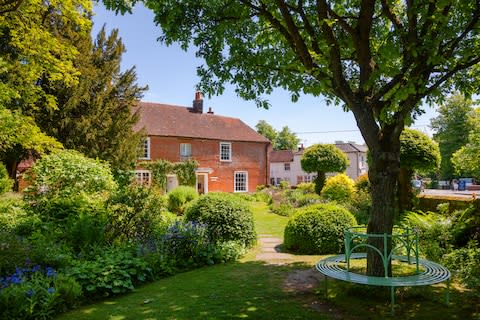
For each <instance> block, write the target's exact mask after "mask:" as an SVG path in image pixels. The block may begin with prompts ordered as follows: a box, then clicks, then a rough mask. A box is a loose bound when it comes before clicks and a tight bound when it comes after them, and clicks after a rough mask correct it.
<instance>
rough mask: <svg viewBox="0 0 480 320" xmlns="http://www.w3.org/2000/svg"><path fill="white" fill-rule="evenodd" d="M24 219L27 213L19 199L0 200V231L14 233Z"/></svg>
mask: <svg viewBox="0 0 480 320" xmlns="http://www.w3.org/2000/svg"><path fill="white" fill-rule="evenodd" d="M26 219H27V213H26V211H25V209H24V202H23V200H22V199H21V198H15V197H8V198H4V199H0V231H2V230H3V231H9V232H14V230H15V229H16V228H17V227H18V226H19V225H20V224H22V223H23V222H24V221H25V220H26Z"/></svg>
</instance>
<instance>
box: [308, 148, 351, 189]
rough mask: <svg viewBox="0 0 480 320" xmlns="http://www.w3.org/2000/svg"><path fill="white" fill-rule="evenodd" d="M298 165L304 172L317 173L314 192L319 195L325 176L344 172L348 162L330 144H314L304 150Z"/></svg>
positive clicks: (343, 154) (345, 157) (344, 156)
mask: <svg viewBox="0 0 480 320" xmlns="http://www.w3.org/2000/svg"><path fill="white" fill-rule="evenodd" d="M300 164H301V166H302V169H303V170H305V171H306V172H316V173H317V178H316V179H315V191H316V192H317V194H320V192H321V191H322V189H323V186H324V185H325V180H326V177H325V174H326V173H327V172H344V171H345V170H346V169H347V166H348V164H349V160H348V158H347V156H346V155H345V153H343V152H342V151H341V150H340V149H338V148H337V147H336V146H334V145H332V144H315V145H313V146H310V147H308V148H306V149H305V151H304V152H303V155H302V158H301V159H300Z"/></svg>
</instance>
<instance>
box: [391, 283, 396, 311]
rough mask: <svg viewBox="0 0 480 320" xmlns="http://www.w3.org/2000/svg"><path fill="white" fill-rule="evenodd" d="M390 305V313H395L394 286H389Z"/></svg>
mask: <svg viewBox="0 0 480 320" xmlns="http://www.w3.org/2000/svg"><path fill="white" fill-rule="evenodd" d="M390 307H391V311H392V315H395V287H390Z"/></svg>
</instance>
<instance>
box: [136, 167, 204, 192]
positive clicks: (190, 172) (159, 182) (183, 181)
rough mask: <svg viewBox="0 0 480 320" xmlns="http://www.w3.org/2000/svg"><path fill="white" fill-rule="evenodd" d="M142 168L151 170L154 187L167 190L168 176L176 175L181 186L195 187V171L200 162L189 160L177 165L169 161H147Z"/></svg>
mask: <svg viewBox="0 0 480 320" xmlns="http://www.w3.org/2000/svg"><path fill="white" fill-rule="evenodd" d="M140 166H142V167H143V168H145V169H147V170H149V171H150V172H151V175H152V185H153V186H156V187H158V188H160V189H161V190H166V189H167V175H169V174H176V175H177V178H178V183H179V185H185V186H194V185H195V180H196V177H195V170H196V169H197V167H198V162H197V161H195V160H187V161H182V162H177V163H171V162H170V161H167V160H157V161H153V162H150V161H148V162H147V161H145V162H142V163H140Z"/></svg>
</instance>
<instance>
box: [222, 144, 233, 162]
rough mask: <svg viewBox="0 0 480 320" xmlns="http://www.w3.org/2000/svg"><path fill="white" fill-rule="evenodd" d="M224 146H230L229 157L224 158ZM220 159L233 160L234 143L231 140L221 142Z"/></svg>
mask: <svg viewBox="0 0 480 320" xmlns="http://www.w3.org/2000/svg"><path fill="white" fill-rule="evenodd" d="M224 146H228V159H223V152H222V147H224ZM220 161H222V162H232V143H231V142H220Z"/></svg>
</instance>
